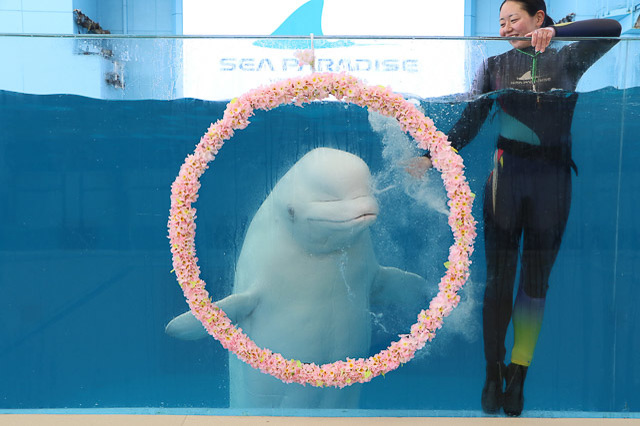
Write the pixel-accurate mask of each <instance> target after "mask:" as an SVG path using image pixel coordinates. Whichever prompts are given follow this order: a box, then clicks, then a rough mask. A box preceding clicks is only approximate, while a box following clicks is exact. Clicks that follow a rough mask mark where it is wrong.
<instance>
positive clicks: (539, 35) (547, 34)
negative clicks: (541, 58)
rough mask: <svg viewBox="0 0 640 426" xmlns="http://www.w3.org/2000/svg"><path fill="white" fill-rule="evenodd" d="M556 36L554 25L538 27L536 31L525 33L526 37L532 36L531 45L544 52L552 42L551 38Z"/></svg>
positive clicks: (537, 50)
mask: <svg viewBox="0 0 640 426" xmlns="http://www.w3.org/2000/svg"><path fill="white" fill-rule="evenodd" d="M555 36H556V29H555V28H553V27H544V28H538V29H537V30H535V31H532V32H530V33H529V34H525V37H531V45H532V46H533V47H534V48H535V50H536V52H540V53H542V52H544V50H545V49H546V48H547V46H549V43H551V39H552V38H553V37H555Z"/></svg>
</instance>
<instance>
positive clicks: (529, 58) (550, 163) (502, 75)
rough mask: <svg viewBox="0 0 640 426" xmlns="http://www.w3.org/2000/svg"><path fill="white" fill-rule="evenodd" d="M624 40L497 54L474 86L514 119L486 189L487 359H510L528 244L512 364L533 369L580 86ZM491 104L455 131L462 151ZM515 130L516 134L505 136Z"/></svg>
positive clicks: (588, 24)
mask: <svg viewBox="0 0 640 426" xmlns="http://www.w3.org/2000/svg"><path fill="white" fill-rule="evenodd" d="M554 27H555V28H556V37H581V36H592V37H594V36H600V37H617V36H619V35H620V30H621V27H620V24H619V23H618V22H617V21H613V20H608V19H602V20H600V19H599V20H587V21H579V22H575V23H572V24H569V25H559V26H554ZM616 42H617V41H616V40H594V41H581V42H575V43H572V44H569V45H565V46H563V47H562V48H560V49H554V48H553V45H551V46H549V48H548V49H547V50H546V51H545V52H544V53H541V54H537V55H536V54H535V52H534V50H533V47H529V48H527V49H523V50H518V49H513V50H510V51H508V52H506V53H504V54H501V55H498V56H493V57H490V58H489V59H488V60H487V61H486V63H485V64H484V66H483V67H482V69H481V71H480V73H479V74H478V77H477V78H476V80H475V82H474V86H473V95H479V94H483V93H488V92H494V91H500V93H499V94H498V96H497V98H495V100H496V101H497V103H498V105H499V107H500V114H501V117H502V119H503V120H505V121H508V122H509V123H510V124H508V125H507V126H505V125H504V122H503V127H502V130H501V136H500V137H499V138H498V143H497V148H498V150H497V152H496V164H495V168H494V171H493V172H492V174H491V176H490V177H489V179H488V181H487V183H486V186H485V193H484V233H485V249H486V260H487V287H486V290H485V297H484V305H483V330H484V346H485V358H486V360H487V362H488V363H490V362H491V363H494V362H502V361H504V358H505V353H506V350H505V345H504V340H505V335H506V331H507V327H508V325H509V322H510V320H511V316H512V305H513V286H514V281H515V277H516V269H517V263H518V249H519V245H520V239H521V238H522V240H523V241H522V246H523V248H522V258H521V273H520V289H519V293H518V298H517V300H516V304H515V311H514V313H513V316H514V328H515V329H516V330H515V331H516V342H515V345H514V350H513V351H512V362H514V363H517V364H522V365H527V366H528V365H529V362H530V361H531V357H532V356H533V348H534V347H535V342H536V341H537V337H538V333H539V330H540V325H541V322H542V312H543V309H544V298H545V295H546V292H547V288H548V280H549V275H550V273H551V268H552V266H553V263H554V261H555V258H556V255H557V253H558V250H559V248H560V242H561V239H562V234H563V232H564V229H565V225H566V222H567V218H568V215H569V207H570V203H571V170H572V169H574V170H575V171H576V172H577V168H576V167H575V164H574V163H573V161H572V159H571V133H570V132H571V122H572V118H573V111H574V108H575V105H576V102H577V99H578V95H577V94H576V93H575V89H576V85H577V84H578V80H579V79H580V77H582V75H583V74H584V72H585V71H586V70H587V69H588V68H589V67H590V66H591V65H592V64H593V63H594V62H595V61H597V60H598V59H599V58H600V57H602V55H604V54H605V53H606V52H607V51H608V50H609V49H611V48H612V47H613V46H614V45H615V43H616ZM534 62H535V64H534ZM507 89H514V90H507ZM554 89H560V90H559V91H555V92H554ZM493 102H494V97H480V98H479V99H476V100H475V101H473V102H470V103H469V104H468V105H467V107H466V108H465V110H464V112H463V114H462V116H461V118H460V120H459V121H458V122H457V123H456V124H455V125H454V127H453V129H452V130H451V131H450V132H449V140H450V141H451V142H452V146H453V147H454V148H456V149H458V150H460V149H461V148H462V147H464V146H465V145H466V144H467V143H469V142H470V141H471V140H472V139H473V138H474V137H475V136H476V134H477V133H478V131H479V129H480V127H481V126H482V124H483V122H484V121H485V119H486V118H487V116H488V114H489V112H490V110H491V108H492V104H493ZM509 127H511V128H513V129H515V130H514V131H512V132H509V131H505V128H506V129H508V128H509ZM504 133H507V135H506V136H505V134H504ZM510 134H520V135H524V136H526V137H524V138H523V139H526V140H524V141H523V140H522V138H518V139H520V140H515V139H516V138H511V137H509V135H510ZM518 299H519V300H518ZM516 346H517V348H516Z"/></svg>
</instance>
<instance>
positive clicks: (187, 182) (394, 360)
mask: <svg viewBox="0 0 640 426" xmlns="http://www.w3.org/2000/svg"><path fill="white" fill-rule="evenodd" d="M329 96H333V97H335V99H337V100H339V101H343V102H347V103H353V104H356V105H358V106H361V107H368V108H371V109H372V110H374V111H377V112H379V113H381V114H383V115H386V116H389V117H394V118H396V119H397V120H398V122H399V123H400V125H401V127H402V129H403V130H404V131H405V132H408V133H409V134H410V135H411V136H412V137H413V138H414V139H415V140H416V142H417V145H418V146H419V147H420V148H422V149H429V151H430V152H431V157H432V161H433V165H434V166H435V167H436V169H437V170H439V171H440V172H441V174H442V179H443V181H444V185H445V188H446V190H447V196H448V198H449V201H448V205H449V208H450V214H449V226H450V227H451V229H452V231H453V236H454V243H453V245H452V246H451V247H450V248H449V259H448V262H447V263H445V266H446V268H447V271H446V273H445V275H444V276H443V277H442V279H441V280H440V283H439V292H438V294H437V295H436V296H435V297H434V298H433V300H431V302H430V304H429V308H428V309H426V310H422V311H421V312H420V314H419V315H418V319H417V322H416V323H415V324H413V325H412V326H411V332H410V334H406V335H401V336H400V340H398V341H395V342H393V343H391V345H390V346H389V347H388V348H387V349H385V350H383V351H381V352H379V353H378V354H376V355H373V356H371V357H369V358H367V359H363V358H360V359H350V358H347V359H346V360H342V361H336V362H334V363H332V364H324V365H321V366H318V365H316V364H313V363H305V362H302V361H299V360H294V359H285V358H284V357H283V356H282V355H281V354H278V353H273V352H271V351H270V350H269V349H263V348H259V347H258V346H257V345H256V344H255V343H254V342H253V341H252V340H251V339H250V338H249V337H248V336H247V335H246V334H244V333H243V332H242V330H240V329H238V328H236V327H235V326H234V325H233V324H232V323H231V321H230V320H229V318H228V317H227V316H226V314H225V313H224V312H223V311H222V310H221V309H220V308H218V307H217V306H216V305H215V303H213V302H212V301H211V298H210V297H209V293H207V291H206V290H205V282H204V281H203V280H202V279H200V268H199V267H198V264H197V262H198V259H197V258H196V256H195V254H196V249H195V228H196V226H195V222H194V221H195V218H196V209H195V208H193V207H192V204H193V203H195V202H196V200H197V198H198V190H199V189H200V180H199V179H200V177H201V176H202V174H203V173H204V171H205V170H206V169H207V168H208V165H207V164H208V163H209V162H211V161H213V159H214V158H215V155H217V153H218V151H219V150H220V148H221V147H222V145H223V143H224V141H225V140H227V139H229V138H231V137H232V136H233V133H234V130H238V129H244V128H245V127H247V126H248V125H249V117H251V116H252V115H253V111H254V110H255V109H262V110H271V109H273V108H276V107H278V106H280V105H284V104H291V103H293V104H295V105H298V106H302V105H303V104H305V103H308V102H312V101H314V100H322V99H325V98H328V97H329ZM463 168H464V166H463V163H462V158H461V157H460V156H459V155H458V154H457V153H456V151H455V150H454V149H453V148H451V146H450V144H449V142H448V140H447V137H446V136H445V135H444V134H443V133H442V132H440V131H437V130H436V128H435V127H434V125H433V121H432V120H431V119H429V118H427V117H425V116H424V115H423V114H422V113H421V112H420V111H418V109H416V107H415V106H414V105H412V104H411V103H410V102H408V101H406V100H405V99H403V97H402V96H401V95H399V94H396V93H393V92H392V91H391V90H390V89H388V88H385V87H381V86H367V85H365V84H363V83H362V82H361V81H360V80H358V79H357V78H355V77H353V76H350V75H347V74H331V73H313V74H310V75H308V76H304V77H299V78H291V79H288V80H283V81H279V82H277V83H274V84H271V85H269V86H265V87H260V88H257V89H254V90H252V91H250V92H248V93H245V94H244V95H242V96H240V97H239V98H237V99H234V100H232V101H231V102H229V104H228V105H227V108H226V110H225V112H224V116H223V118H222V119H221V120H218V121H217V122H216V123H215V124H212V125H211V127H210V128H209V129H208V131H207V133H206V134H205V135H204V136H203V137H202V138H201V140H200V143H199V144H198V145H197V147H196V149H195V152H194V153H193V154H191V155H189V156H188V157H187V158H186V160H185V162H184V164H183V165H182V167H181V169H180V174H179V175H178V177H177V178H176V180H175V182H174V183H173V185H172V187H171V211H170V216H169V224H168V227H169V238H170V240H171V252H172V254H173V267H174V270H175V272H176V276H177V279H178V282H179V284H180V287H182V290H183V292H184V295H185V297H186V298H187V302H188V304H189V306H190V308H191V311H192V312H193V314H194V315H195V317H196V318H198V320H199V321H200V322H201V323H202V324H203V325H204V327H205V328H206V329H207V331H208V332H209V334H211V335H212V336H213V337H215V338H216V339H217V340H219V341H220V343H221V344H222V346H223V347H225V348H226V349H228V350H229V351H231V352H233V353H234V354H236V355H237V356H238V358H240V359H241V360H243V361H244V362H246V363H248V364H249V365H251V366H252V367H254V368H257V369H259V370H260V371H262V372H264V373H267V374H270V375H272V376H274V377H276V378H278V379H280V380H282V381H283V382H286V383H291V382H295V383H300V384H303V385H305V384H310V385H312V386H318V387H323V386H333V387H339V388H342V387H345V386H348V385H351V384H353V383H364V382H368V381H370V380H372V379H373V378H374V377H376V376H378V375H380V374H385V373H387V372H389V371H392V370H394V369H396V368H397V367H398V366H400V365H401V364H404V363H406V362H408V361H410V360H411V359H412V358H413V357H414V355H415V353H416V351H417V350H419V349H421V348H422V347H424V345H425V344H426V342H428V341H431V339H433V338H434V337H435V332H436V330H437V329H439V328H440V327H441V326H442V322H443V319H444V317H445V316H447V315H449V313H450V312H451V311H452V310H453V308H455V307H456V306H457V304H458V302H459V300H460V296H459V295H458V294H457V293H458V290H459V289H460V288H461V287H462V286H463V285H464V283H465V282H466V280H467V278H468V276H469V265H470V263H471V261H470V259H469V258H470V256H471V254H472V253H473V242H474V239H475V236H476V231H475V225H476V222H475V220H474V219H473V217H472V215H471V206H472V203H473V199H474V197H475V195H474V194H473V193H471V191H470V189H469V185H468V184H467V182H466V180H465V177H464V173H463Z"/></svg>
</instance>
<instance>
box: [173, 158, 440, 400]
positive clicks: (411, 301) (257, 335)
mask: <svg viewBox="0 0 640 426" xmlns="http://www.w3.org/2000/svg"><path fill="white" fill-rule="evenodd" d="M371 180H372V179H371V173H370V171H369V167H368V166H367V164H366V163H365V162H364V161H363V160H362V159H361V158H359V157H358V156H356V155H353V154H351V153H348V152H345V151H341V150H337V149H332V148H317V149H314V150H312V151H310V152H308V153H307V154H305V155H304V156H303V157H302V158H301V159H300V160H299V161H298V162H297V163H295V164H294V165H293V166H292V167H291V168H290V169H289V170H288V171H287V173H286V174H285V175H284V176H283V177H282V178H281V179H280V180H279V181H278V182H277V184H276V185H275V187H274V188H273V190H272V191H271V193H270V194H269V195H268V196H267V198H266V199H265V200H264V202H263V203H262V205H261V206H260V208H259V209H258V211H257V212H256V214H255V216H254V217H253V219H252V221H251V223H250V225H249V227H248V229H247V232H246V235H245V239H244V242H243V245H242V249H241V251H240V255H239V258H238V261H237V264H236V268H235V280H234V286H233V294H231V295H230V296H228V297H225V298H224V299H222V300H220V301H217V302H216V304H217V305H218V306H219V307H220V308H221V309H222V310H224V311H225V313H226V314H227V315H228V316H229V317H230V319H231V320H232V321H233V322H234V323H236V325H238V326H239V327H240V328H242V330H243V331H244V332H245V333H247V335H248V336H249V337H250V338H251V339H253V340H254V341H255V342H256V344H257V345H259V346H260V347H265V348H269V349H270V350H272V351H273V352H279V353H281V354H282V355H283V356H284V357H285V358H289V359H291V358H293V359H298V360H301V361H302V362H313V363H316V364H319V365H320V364H325V363H332V362H335V361H337V360H344V359H346V358H347V357H349V358H360V357H367V356H369V355H370V353H369V351H370V347H371V335H372V313H371V306H372V304H379V305H384V304H391V305H394V306H409V305H412V306H415V305H416V304H418V306H426V305H427V301H428V294H429V293H432V291H430V290H429V289H428V288H427V287H428V285H427V283H426V281H425V280H424V279H423V278H422V277H420V276H419V275H416V274H414V273H410V272H406V271H403V270H400V269H397V268H394V267H385V266H380V265H379V264H378V261H377V259H376V255H375V253H374V248H373V244H372V241H371V234H370V230H369V228H370V226H371V225H372V224H373V223H374V222H375V221H376V219H377V217H378V213H379V207H378V203H377V201H376V198H375V197H374V194H373V190H372V184H371ZM416 314H417V310H416ZM166 332H167V333H168V334H169V335H171V336H174V337H177V338H180V339H185V340H192V339H199V338H203V337H205V336H207V332H206V330H205V328H204V327H203V326H202V324H200V322H199V321H198V320H197V319H196V318H195V317H194V316H193V315H192V314H191V312H190V311H188V312H185V313H184V314H182V315H180V316H178V317H176V318H174V319H173V320H171V322H169V324H168V325H167V326H166ZM229 383H230V385H229V386H230V395H229V397H230V406H231V407H232V408H357V407H358V403H359V397H360V391H361V386H362V385H360V384H356V385H352V386H348V387H346V388H343V389H335V388H315V387H312V386H309V385H307V386H304V387H303V386H302V385H299V384H295V383H293V384H285V383H283V382H281V381H280V380H278V379H276V378H274V377H272V376H269V375H267V374H264V373H261V372H260V371H258V370H256V369H253V368H252V367H250V366H248V365H247V364H245V363H243V362H242V361H240V360H238V359H237V358H236V357H235V355H231V356H230V358H229Z"/></svg>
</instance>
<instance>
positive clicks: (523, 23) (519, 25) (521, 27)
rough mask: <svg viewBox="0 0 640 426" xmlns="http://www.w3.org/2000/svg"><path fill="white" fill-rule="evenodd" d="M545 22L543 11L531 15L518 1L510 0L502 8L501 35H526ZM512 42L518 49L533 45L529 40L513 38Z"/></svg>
mask: <svg viewBox="0 0 640 426" xmlns="http://www.w3.org/2000/svg"><path fill="white" fill-rule="evenodd" d="M543 22H544V12H543V11H541V10H540V11H538V12H537V13H536V14H535V15H533V16H531V15H529V13H528V12H527V11H526V10H525V9H523V8H522V6H521V5H520V3H518V2H517V1H508V2H506V3H504V4H503V5H502V8H501V9H500V37H524V36H525V35H527V34H529V33H531V32H533V31H534V30H536V29H538V28H540V27H542V23H543ZM510 43H511V45H512V46H513V47H515V48H516V49H524V48H525V47H529V46H531V42H530V41H529V40H513V41H510Z"/></svg>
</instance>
